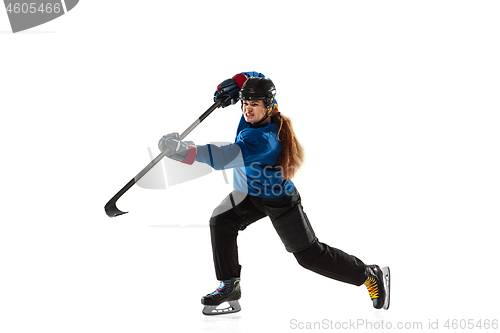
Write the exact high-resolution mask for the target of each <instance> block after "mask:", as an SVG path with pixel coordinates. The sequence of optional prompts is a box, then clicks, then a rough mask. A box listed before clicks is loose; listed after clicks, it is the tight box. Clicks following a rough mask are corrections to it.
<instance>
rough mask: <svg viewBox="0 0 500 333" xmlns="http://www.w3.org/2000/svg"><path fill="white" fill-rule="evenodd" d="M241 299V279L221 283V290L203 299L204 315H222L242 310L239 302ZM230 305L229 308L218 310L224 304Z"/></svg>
mask: <svg viewBox="0 0 500 333" xmlns="http://www.w3.org/2000/svg"><path fill="white" fill-rule="evenodd" d="M240 297H241V289H240V278H232V279H230V280H224V281H220V285H219V288H217V289H216V290H215V291H214V292H213V293H210V294H207V295H206V296H203V297H202V298H201V304H203V305H204V306H205V307H204V308H203V314H204V315H220V314H227V313H234V312H238V311H240V310H241V306H240V303H239V302H238V300H239V299H240ZM225 302H227V303H229V305H228V307H225V308H218V306H219V305H221V304H222V303H225Z"/></svg>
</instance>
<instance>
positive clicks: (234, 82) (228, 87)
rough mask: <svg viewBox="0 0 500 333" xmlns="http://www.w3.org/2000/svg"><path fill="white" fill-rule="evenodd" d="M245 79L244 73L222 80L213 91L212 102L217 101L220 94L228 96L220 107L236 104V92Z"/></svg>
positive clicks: (220, 96)
mask: <svg viewBox="0 0 500 333" xmlns="http://www.w3.org/2000/svg"><path fill="white" fill-rule="evenodd" d="M246 80H247V77H246V76H245V74H236V75H235V76H233V77H232V78H231V79H227V80H224V81H222V83H221V84H219V85H218V86H217V90H216V91H215V93H214V102H217V101H218V100H219V99H220V98H222V96H229V98H228V99H227V100H226V102H224V104H222V107H223V108H225V107H226V106H229V105H232V104H236V102H238V93H239V92H240V89H241V87H242V86H243V84H244V83H245V82H246Z"/></svg>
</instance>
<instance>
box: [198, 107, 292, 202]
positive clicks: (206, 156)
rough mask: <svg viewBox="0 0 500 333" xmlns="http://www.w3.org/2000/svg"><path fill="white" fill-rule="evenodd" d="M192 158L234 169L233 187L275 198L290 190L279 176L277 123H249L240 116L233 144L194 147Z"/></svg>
mask: <svg viewBox="0 0 500 333" xmlns="http://www.w3.org/2000/svg"><path fill="white" fill-rule="evenodd" d="M197 148H198V152H197V155H196V161H198V162H203V163H207V164H208V165H210V166H211V167H213V168H214V169H216V170H222V169H229V168H234V172H233V186H234V189H235V190H238V191H240V192H243V193H247V194H249V195H252V196H256V197H261V198H278V197H282V196H285V195H287V194H289V193H290V192H292V190H293V189H294V187H295V186H294V184H293V182H292V181H290V180H286V179H281V177H282V173H281V167H280V165H279V156H280V154H281V142H280V141H279V139H278V126H277V125H276V124H275V123H273V122H272V121H271V122H269V123H265V124H261V125H253V124H249V123H247V122H246V121H245V119H244V117H243V116H242V117H241V120H240V124H239V126H238V130H237V133H236V140H235V142H234V143H233V144H230V145H226V146H221V147H217V146H215V145H211V144H208V145H204V146H197Z"/></svg>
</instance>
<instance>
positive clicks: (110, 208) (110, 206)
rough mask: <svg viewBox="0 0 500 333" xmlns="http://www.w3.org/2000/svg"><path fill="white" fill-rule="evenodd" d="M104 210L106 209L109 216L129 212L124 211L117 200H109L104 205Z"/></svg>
mask: <svg viewBox="0 0 500 333" xmlns="http://www.w3.org/2000/svg"><path fill="white" fill-rule="evenodd" d="M104 210H105V211H106V215H108V216H109V217H115V216H120V215H123V214H127V213H128V212H122V211H121V210H119V209H118V208H117V207H116V202H111V201H110V202H108V203H107V204H106V206H104Z"/></svg>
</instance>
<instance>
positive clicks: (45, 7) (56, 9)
mask: <svg viewBox="0 0 500 333" xmlns="http://www.w3.org/2000/svg"><path fill="white" fill-rule="evenodd" d="M61 10H62V8H61V4H59V3H55V4H51V3H41V4H36V3H33V2H31V3H27V2H25V3H14V4H12V3H9V5H8V6H7V12H8V13H15V14H19V13H22V14H35V13H47V14H51V13H56V14H59V13H60V12H61Z"/></svg>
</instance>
